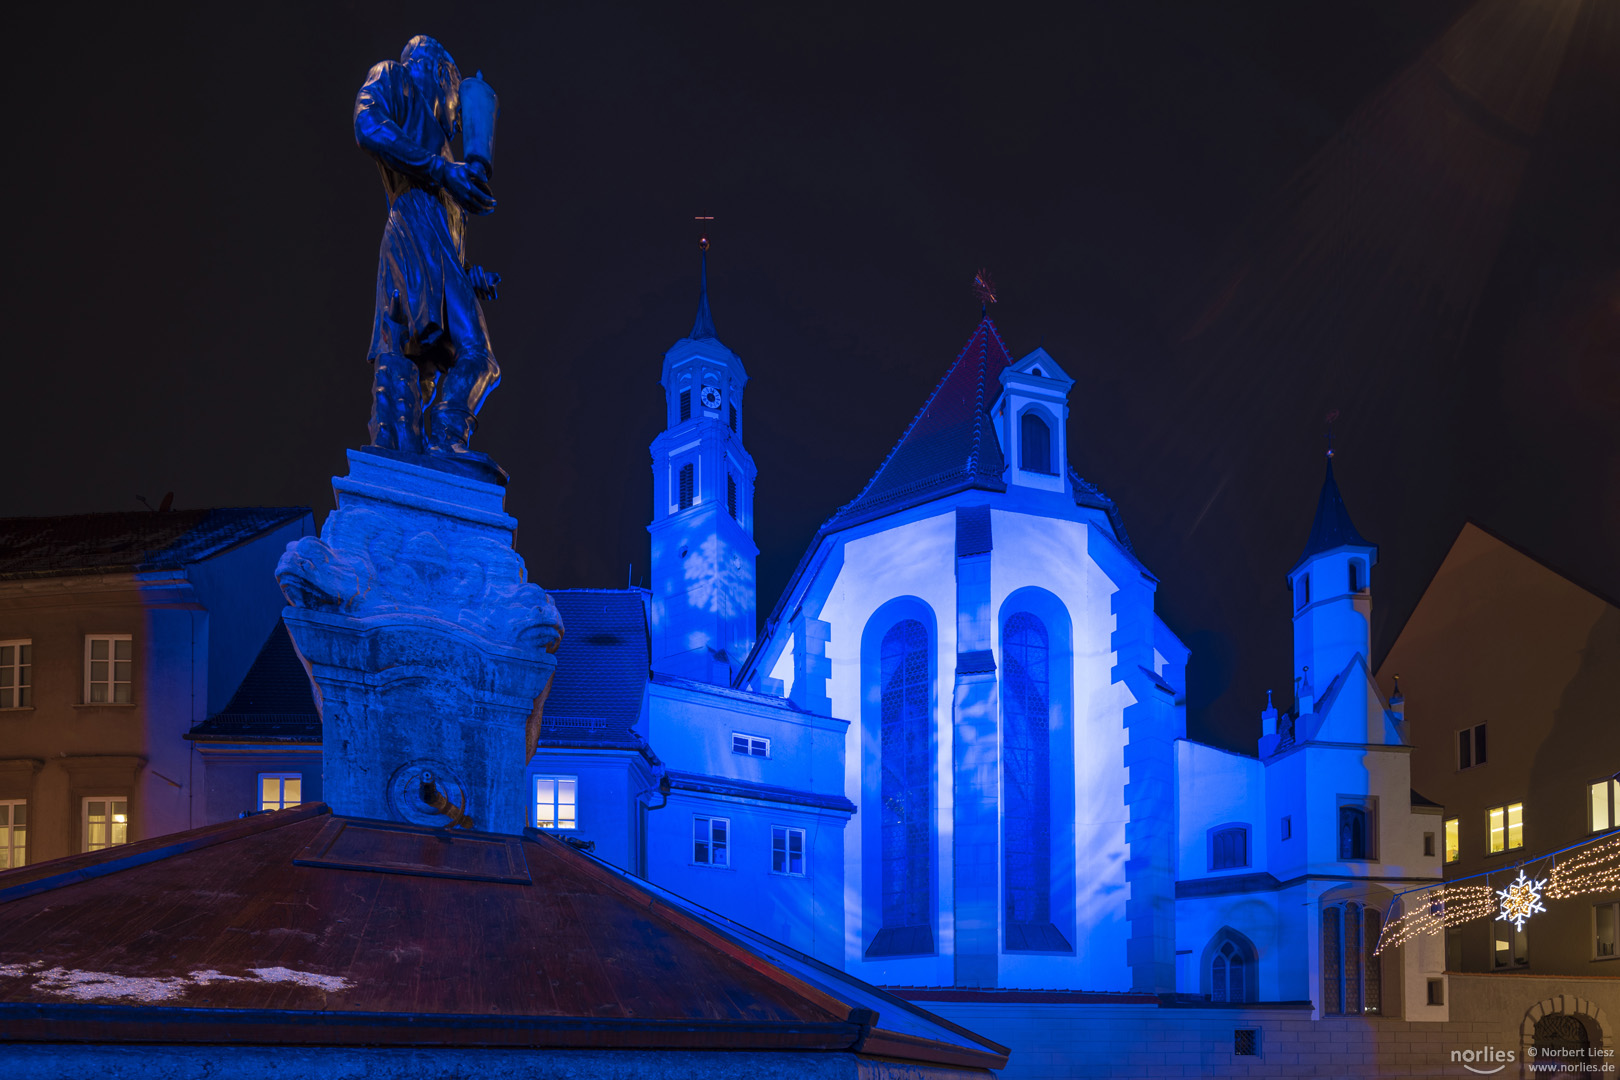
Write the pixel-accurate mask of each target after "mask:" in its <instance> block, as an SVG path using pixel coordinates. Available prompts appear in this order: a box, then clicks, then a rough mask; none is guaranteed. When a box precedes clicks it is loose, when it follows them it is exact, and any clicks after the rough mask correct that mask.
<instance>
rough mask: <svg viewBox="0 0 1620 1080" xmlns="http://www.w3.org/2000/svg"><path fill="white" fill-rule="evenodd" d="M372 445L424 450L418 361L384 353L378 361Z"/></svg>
mask: <svg viewBox="0 0 1620 1080" xmlns="http://www.w3.org/2000/svg"><path fill="white" fill-rule="evenodd" d="M367 427H368V429H369V430H370V431H371V445H372V446H376V447H380V448H381V449H384V450H402V451H404V452H406V453H409V454H420V453H421V452H422V374H421V372H420V371H418V370H417V367H416V361H414V360H412V359H411V358H410V357H408V356H402V355H400V354H399V353H384V354H382V355H380V356H378V357H377V358H376V360H375V361H374V370H373V377H372V385H371V422H370V424H368V425H367Z"/></svg>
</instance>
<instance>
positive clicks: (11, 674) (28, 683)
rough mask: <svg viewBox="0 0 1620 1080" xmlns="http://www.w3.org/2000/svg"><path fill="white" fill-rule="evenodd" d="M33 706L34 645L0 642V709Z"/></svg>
mask: <svg viewBox="0 0 1620 1080" xmlns="http://www.w3.org/2000/svg"><path fill="white" fill-rule="evenodd" d="M33 704H34V643H33V642H31V641H0V709H27V708H30V707H31V706H32V705H33Z"/></svg>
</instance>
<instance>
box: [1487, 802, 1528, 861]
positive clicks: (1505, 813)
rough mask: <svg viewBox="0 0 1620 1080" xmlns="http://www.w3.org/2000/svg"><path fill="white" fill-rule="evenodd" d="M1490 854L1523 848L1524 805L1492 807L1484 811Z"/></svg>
mask: <svg viewBox="0 0 1620 1080" xmlns="http://www.w3.org/2000/svg"><path fill="white" fill-rule="evenodd" d="M1485 816H1486V821H1487V823H1488V824H1489V828H1490V838H1491V845H1490V850H1491V854H1493V855H1494V854H1496V853H1497V852H1501V851H1508V850H1510V849H1512V848H1521V847H1524V803H1509V804H1508V805H1507V806H1493V807H1491V808H1490V809H1489V810H1487V811H1486V814H1485Z"/></svg>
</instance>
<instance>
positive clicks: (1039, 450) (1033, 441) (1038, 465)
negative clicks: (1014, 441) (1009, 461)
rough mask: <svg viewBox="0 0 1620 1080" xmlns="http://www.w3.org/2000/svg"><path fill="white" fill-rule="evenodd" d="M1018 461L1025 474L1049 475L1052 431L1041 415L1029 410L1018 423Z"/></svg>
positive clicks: (1052, 471)
mask: <svg viewBox="0 0 1620 1080" xmlns="http://www.w3.org/2000/svg"><path fill="white" fill-rule="evenodd" d="M1018 460H1019V462H1020V463H1021V464H1022V466H1023V468H1024V470H1025V471H1026V472H1037V473H1046V474H1047V475H1049V476H1050V475H1051V474H1052V473H1054V472H1056V471H1057V470H1055V469H1053V468H1052V429H1051V428H1049V427H1047V426H1046V421H1045V420H1043V419H1041V415H1040V414H1039V413H1037V412H1036V411H1034V410H1033V409H1031V410H1030V411H1029V412H1027V413H1025V414H1024V415H1023V416H1022V417H1021V418H1020V419H1019V421H1018Z"/></svg>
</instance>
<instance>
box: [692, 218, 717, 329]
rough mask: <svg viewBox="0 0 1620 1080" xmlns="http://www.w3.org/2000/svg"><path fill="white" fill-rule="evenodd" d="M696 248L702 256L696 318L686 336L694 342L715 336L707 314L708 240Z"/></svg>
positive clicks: (702, 241) (711, 317) (703, 239)
mask: <svg viewBox="0 0 1620 1080" xmlns="http://www.w3.org/2000/svg"><path fill="white" fill-rule="evenodd" d="M698 248H699V250H700V251H701V252H702V254H701V255H699V256H698V260H699V261H698V309H697V318H695V319H693V320H692V332H691V333H690V334H688V335H687V337H689V338H691V339H692V340H694V341H697V340H700V339H702V338H712V337H714V336H715V333H714V316H713V315H711V314H710V313H709V238H708V237H707V236H705V237H703V238H702V239H700V240H699V241H698Z"/></svg>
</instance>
